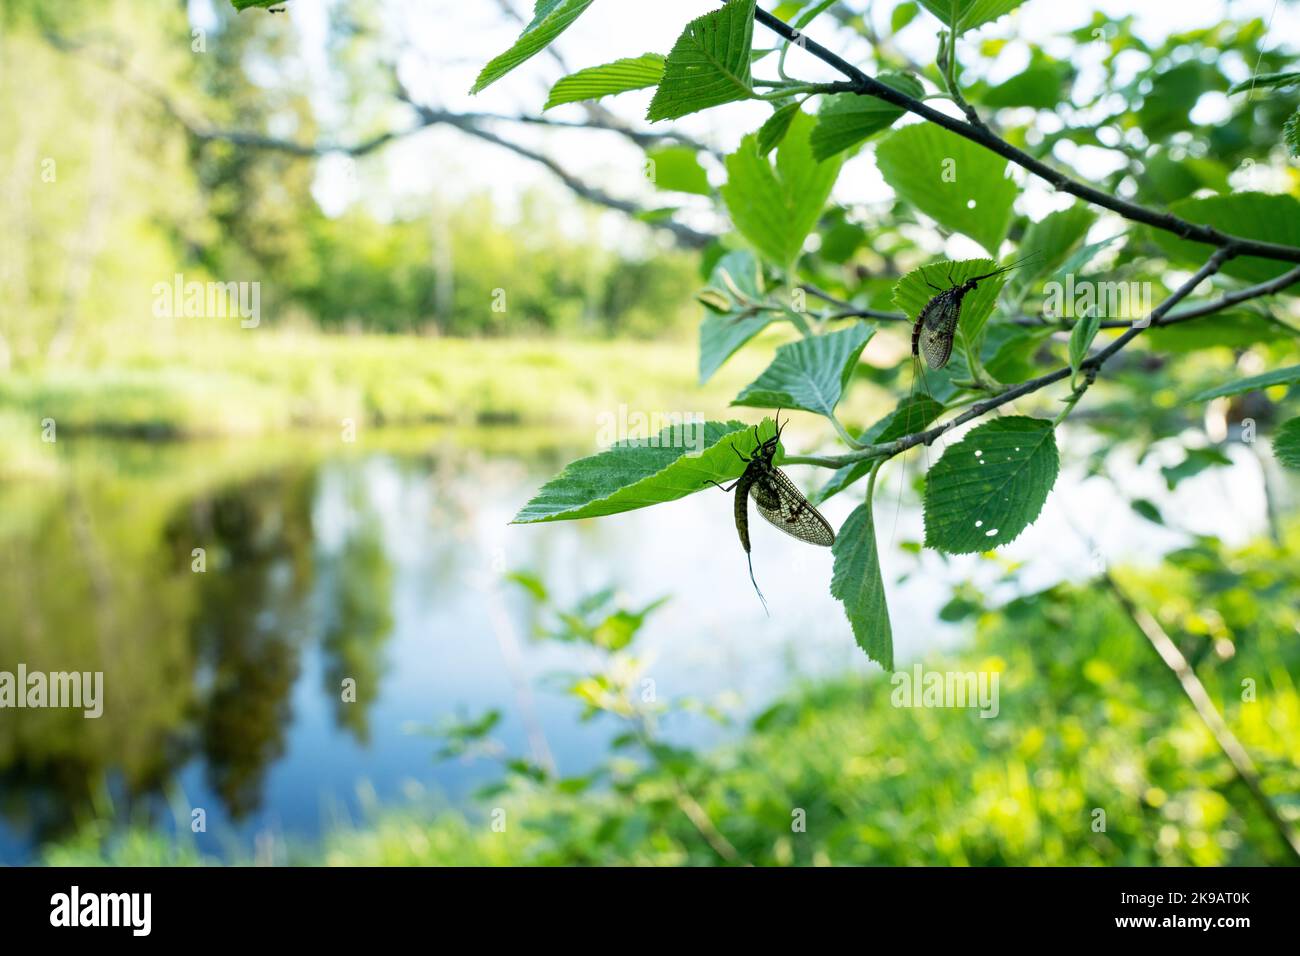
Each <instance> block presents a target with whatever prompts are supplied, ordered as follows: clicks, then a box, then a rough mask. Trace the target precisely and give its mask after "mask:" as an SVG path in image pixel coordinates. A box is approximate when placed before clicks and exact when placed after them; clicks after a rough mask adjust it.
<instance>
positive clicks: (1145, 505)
mask: <svg viewBox="0 0 1300 956" xmlns="http://www.w3.org/2000/svg"><path fill="white" fill-rule="evenodd" d="M1129 507H1131V508H1132V509H1133V510H1134V511H1136V512H1137V513H1138V514H1140V515H1141V516H1142V517H1144V518H1146V519H1147V520H1148V521H1150V522H1152V523H1154V524H1164V523H1165V516H1164V515H1162V514H1161V513H1160V509H1159V508H1157V507H1156V506H1155V504H1154V503H1152V502H1151V501H1148V500H1147V499H1146V498H1134V499H1133V500H1132V501H1130V502H1129Z"/></svg>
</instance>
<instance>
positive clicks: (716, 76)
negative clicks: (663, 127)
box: [646, 0, 754, 122]
mask: <svg viewBox="0 0 1300 956" xmlns="http://www.w3.org/2000/svg"><path fill="white" fill-rule="evenodd" d="M753 45H754V0H728V2H727V4H726V6H724V7H722V8H721V9H720V10H714V11H713V12H712V13H707V14H705V15H704V16H702V17H699V18H698V19H696V20H692V21H691V22H690V23H689V24H687V26H686V29H685V30H684V31H682V35H681V36H679V37H678V38H677V42H676V43H675V44H674V45H673V49H672V52H671V53H669V54H668V61H667V63H666V64H665V66H664V78H663V81H662V82H660V84H659V89H658V91H656V93H655V95H654V99H653V100H651V101H650V111H649V113H647V114H646V118H647V119H649V120H650V121H651V122H656V121H658V120H665V119H677V118H678V117H680V116H686V115H687V114H688V113H697V112H699V111H700V110H703V109H708V108H709V107H710V106H721V105H722V104H723V103H734V102H735V101H737V100H747V99H749V98H750V97H752V96H753V95H754V89H753V85H752V83H751V77H750V72H749V67H750V48H751V47H752V46H753Z"/></svg>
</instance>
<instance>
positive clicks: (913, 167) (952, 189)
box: [876, 123, 1018, 255]
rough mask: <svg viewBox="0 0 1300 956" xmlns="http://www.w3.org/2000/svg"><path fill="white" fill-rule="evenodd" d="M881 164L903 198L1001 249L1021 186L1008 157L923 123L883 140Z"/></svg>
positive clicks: (948, 225) (986, 245) (994, 250)
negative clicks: (1014, 178) (1011, 173)
mask: <svg viewBox="0 0 1300 956" xmlns="http://www.w3.org/2000/svg"><path fill="white" fill-rule="evenodd" d="M876 164H877V165H878V166H879V167H880V173H881V175H882V176H884V177H885V182H887V183H889V185H891V186H893V187H894V189H895V190H897V192H898V195H899V196H900V197H901V198H902V199H903V200H905V201H906V202H908V203H910V204H911V205H913V206H915V207H916V208H917V209H919V210H920V211H921V212H923V213H925V214H926V215H927V216H929V217H930V218H932V219H934V220H935V221H936V222H938V223H939V225H941V226H943V227H944V228H946V229H950V230H952V231H953V232H960V233H962V234H964V235H967V236H970V237H971V238H972V239H974V240H975V241H976V242H978V243H979V244H980V245H982V246H983V247H984V248H985V249H987V250H988V251H989V252H990V253H992V254H993V255H997V252H998V246H999V245H1000V244H1001V242H1002V240H1003V238H1004V237H1005V236H1006V234H1007V227H1008V226H1010V224H1011V204H1012V203H1013V202H1014V201H1015V198H1016V194H1017V191H1018V190H1017V188H1016V184H1015V183H1014V182H1012V181H1011V180H1010V179H1008V178H1007V175H1006V173H1007V161H1006V160H1005V159H1002V158H1001V157H999V156H996V155H995V154H993V153H990V152H989V151H988V150H986V149H984V148H983V147H982V146H977V145H976V144H975V143H972V142H970V141H969V140H967V139H963V138H962V137H960V136H958V135H957V134H956V133H950V132H948V131H947V130H946V129H941V128H940V127H938V126H935V125H934V124H933V123H921V124H918V125H916V126H905V127H903V128H902V129H900V130H895V131H894V132H893V133H891V134H890V135H889V137H888V138H887V139H885V140H882V141H881V143H880V145H879V146H877V147H876Z"/></svg>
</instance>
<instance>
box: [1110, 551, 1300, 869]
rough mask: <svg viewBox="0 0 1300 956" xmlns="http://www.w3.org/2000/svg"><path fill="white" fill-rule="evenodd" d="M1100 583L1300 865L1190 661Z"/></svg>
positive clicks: (1114, 588)
mask: <svg viewBox="0 0 1300 956" xmlns="http://www.w3.org/2000/svg"><path fill="white" fill-rule="evenodd" d="M1101 581H1102V583H1103V584H1105V585H1106V587H1107V588H1108V589H1109V590H1110V592H1111V594H1112V595H1114V597H1115V600H1116V601H1117V602H1119V605H1120V607H1122V608H1123V609H1124V611H1125V613H1126V614H1128V616H1129V617H1130V618H1131V619H1132V620H1133V623H1134V625H1135V626H1136V627H1137V629H1138V630H1139V631H1141V632H1142V634H1143V636H1145V637H1146V639H1147V640H1148V641H1150V642H1151V646H1152V647H1154V648H1155V650H1156V653H1157V654H1159V655H1160V659H1161V660H1162V661H1164V663H1165V666H1166V667H1168V668H1169V670H1170V671H1171V672H1172V673H1173V675H1174V677H1175V678H1176V679H1177V680H1178V684H1179V686H1180V687H1182V689H1183V693H1184V694H1186V695H1187V699H1188V700H1190V701H1191V702H1192V706H1193V707H1194V708H1195V709H1196V714H1197V716H1198V717H1200V718H1201V722H1202V723H1204V724H1205V726H1206V727H1207V728H1209V731H1210V733H1211V734H1212V735H1213V737H1214V741H1215V743H1217V744H1218V745H1219V749H1220V750H1222V751H1223V754H1224V756H1225V757H1227V758H1228V761H1229V763H1231V764H1232V769H1233V770H1234V771H1235V772H1236V774H1237V777H1238V779H1240V780H1241V782H1242V783H1244V784H1245V785H1246V789H1247V790H1249V791H1250V794H1251V796H1252V797H1254V798H1255V802H1256V803H1257V804H1259V808H1260V809H1261V810H1262V811H1263V812H1264V816H1265V817H1267V818H1268V822H1269V823H1270V824H1271V825H1272V827H1273V829H1274V830H1276V831H1277V834H1278V836H1280V837H1281V838H1282V841H1283V842H1284V843H1285V844H1286V847H1287V849H1288V850H1290V851H1291V855H1292V856H1293V857H1295V859H1296V861H1297V862H1300V836H1297V834H1296V833H1295V831H1294V830H1293V829H1292V828H1291V826H1290V824H1288V823H1287V822H1286V820H1284V819H1282V815H1281V813H1280V812H1279V811H1278V809H1277V807H1276V806H1275V805H1274V803H1273V801H1272V800H1270V799H1269V796H1268V794H1266V793H1265V792H1264V787H1263V783H1262V781H1261V780H1260V776H1259V772H1258V771H1257V770H1256V769H1255V763H1254V761H1253V760H1251V759H1250V754H1249V753H1248V752H1247V750H1246V748H1245V747H1244V746H1242V743H1241V741H1240V740H1238V739H1237V736H1236V734H1234V733H1233V732H1232V728H1230V727H1229V726H1228V724H1227V722H1226V721H1225V720H1224V719H1223V715H1222V714H1220V713H1219V710H1218V708H1217V707H1215V706H1214V701H1213V700H1211V699H1210V695H1209V693H1208V692H1207V691H1206V689H1205V685H1204V684H1202V683H1201V679H1200V678H1199V677H1197V676H1196V671H1195V670H1193V669H1192V666H1191V665H1190V664H1188V663H1187V658H1186V657H1184V656H1183V653H1182V651H1180V650H1179V649H1178V645H1177V644H1175V643H1174V641H1173V639H1172V638H1171V637H1170V636H1169V635H1168V634H1166V633H1165V630H1164V628H1162V627H1161V626H1160V622H1159V621H1157V620H1156V619H1155V618H1154V617H1153V616H1152V615H1151V613H1150V612H1149V611H1147V610H1146V609H1145V608H1143V607H1141V606H1140V605H1138V604H1137V603H1136V602H1134V601H1133V599H1132V598H1130V597H1129V596H1128V594H1127V593H1126V592H1125V591H1124V589H1123V588H1122V587H1120V585H1119V583H1118V582H1117V581H1116V580H1115V578H1114V576H1112V575H1111V573H1110V572H1109V571H1103V572H1102V575H1101Z"/></svg>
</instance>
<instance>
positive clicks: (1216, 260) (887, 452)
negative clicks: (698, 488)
mask: <svg viewBox="0 0 1300 956" xmlns="http://www.w3.org/2000/svg"><path fill="white" fill-rule="evenodd" d="M1236 254H1237V253H1236V251H1235V250H1234V249H1233V248H1232V247H1227V248H1224V249H1217V250H1215V252H1214V254H1213V255H1212V256H1210V258H1209V260H1208V261H1207V262H1206V263H1205V265H1203V266H1201V268H1200V269H1198V270H1197V271H1196V274H1195V275H1193V276H1192V277H1191V278H1190V279H1188V280H1187V281H1186V282H1184V283H1183V284H1182V285H1180V286H1179V287H1178V288H1177V289H1175V290H1174V291H1173V292H1172V293H1170V295H1169V297H1168V298H1167V299H1165V300H1164V301H1163V302H1161V303H1160V305H1158V306H1156V308H1155V309H1153V310H1152V312H1151V316H1150V321H1149V322H1148V323H1147V324H1145V325H1135V326H1133V327H1131V328H1130V329H1129V330H1128V331H1127V332H1125V333H1124V334H1123V335H1121V336H1119V337H1118V338H1116V339H1115V341H1113V342H1111V343H1110V344H1109V345H1108V346H1106V347H1105V348H1104V349H1102V350H1100V351H1099V352H1094V353H1093V354H1092V355H1090V356H1089V357H1088V358H1086V359H1085V360H1084V361H1083V363H1082V364H1081V365H1080V371H1082V372H1084V373H1085V384H1084V385H1083V386H1081V389H1080V394H1081V393H1082V390H1085V389H1086V388H1087V387H1088V385H1087V383H1088V382H1089V381H1090V380H1091V379H1092V378H1093V377H1095V375H1096V373H1097V371H1098V370H1100V368H1101V367H1102V365H1104V364H1105V363H1106V362H1107V361H1108V360H1109V359H1110V358H1111V357H1112V356H1114V355H1115V353H1117V352H1119V351H1120V350H1121V349H1122V348H1124V346H1126V345H1128V344H1129V343H1130V342H1132V341H1133V340H1134V339H1135V338H1137V337H1138V336H1139V335H1141V334H1142V331H1143V330H1144V329H1146V328H1149V327H1150V326H1152V325H1155V324H1157V323H1158V322H1159V321H1160V320H1161V319H1162V318H1163V317H1164V316H1165V315H1167V314H1168V312H1169V310H1170V309H1172V308H1173V307H1174V306H1175V305H1177V304H1178V303H1179V302H1181V301H1182V300H1183V299H1185V298H1187V296H1189V295H1191V294H1192V292H1193V291H1194V290H1195V289H1196V287H1197V286H1198V285H1200V284H1201V282H1203V281H1204V280H1205V279H1207V278H1209V277H1210V276H1212V275H1214V274H1215V273H1216V272H1218V271H1219V269H1220V267H1222V265H1223V263H1225V262H1227V261H1228V260H1229V259H1231V258H1233V257H1234V256H1235V255H1236ZM1072 372H1073V369H1071V368H1070V366H1068V365H1066V366H1064V367H1063V368H1058V369H1057V370H1056V371H1054V372H1048V373H1047V374H1046V375H1040V376H1038V377H1037V378H1032V379H1030V380H1029V381H1027V382H1021V383H1020V384H1019V385H1015V386H1012V387H1011V388H1009V389H1007V390H1006V391H1005V392H1000V393H999V394H997V395H995V396H993V397H992V398H988V399H985V400H984V401H982V402H976V403H975V404H974V405H972V406H970V407H969V408H967V409H966V410H965V411H964V412H962V413H961V414H960V415H958V416H956V417H955V418H951V419H949V420H948V421H946V422H943V423H941V424H939V425H936V426H935V427H933V428H930V429H927V430H926V431H921V432H914V433H912V434H911V435H904V436H903V437H902V438H899V439H897V440H896V441H891V442H885V443H883V444H879V445H868V446H867V447H865V448H860V449H856V450H854V451H851V452H848V453H846V454H843V455H806V456H803V455H801V456H787V457H786V458H785V459H784V462H785V463H786V464H794V465H820V466H821V467H823V468H843V467H844V466H846V465H852V464H854V463H856V462H859V461H864V460H866V459H871V458H892V457H894V456H895V455H897V454H899V453H900V452H904V451H907V449H909V448H912V447H914V446H916V445H921V444H925V445H929V444H930V443H931V442H933V441H934V440H935V439H936V438H938V437H939V436H940V435H942V434H943V433H944V432H947V431H951V430H952V429H954V428H956V427H957V426H958V425H964V424H966V422H970V421H974V420H975V419H977V418H980V417H981V416H983V415H986V414H988V413H989V412H991V411H993V409H995V408H999V407H1000V406H1002V405H1005V404H1007V403H1008V402H1014V401H1015V400H1016V399H1017V398H1022V397H1024V396H1025V395H1030V394H1032V393H1033V392H1037V391H1038V390H1039V389H1043V388H1046V387H1047V386H1048V385H1052V384H1054V383H1056V382H1060V381H1062V380H1064V379H1067V378H1069V377H1070V375H1071V373H1072Z"/></svg>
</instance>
